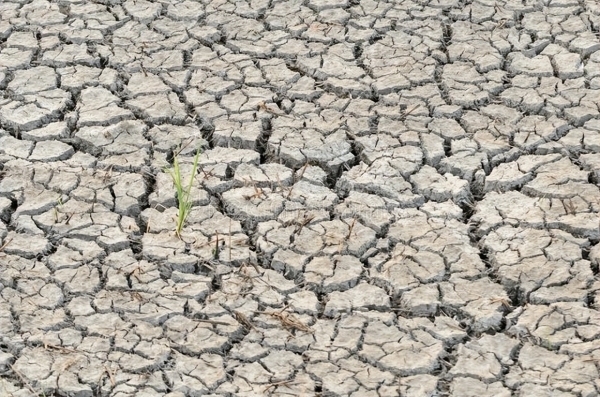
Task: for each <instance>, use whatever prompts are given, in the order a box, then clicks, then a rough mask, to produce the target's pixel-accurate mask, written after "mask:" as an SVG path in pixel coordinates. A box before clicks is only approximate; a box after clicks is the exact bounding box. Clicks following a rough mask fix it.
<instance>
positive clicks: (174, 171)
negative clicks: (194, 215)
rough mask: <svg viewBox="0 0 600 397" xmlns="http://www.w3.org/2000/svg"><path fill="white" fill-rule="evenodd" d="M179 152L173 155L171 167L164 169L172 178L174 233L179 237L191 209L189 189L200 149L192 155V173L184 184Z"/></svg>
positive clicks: (190, 189)
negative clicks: (175, 199) (173, 186)
mask: <svg viewBox="0 0 600 397" xmlns="http://www.w3.org/2000/svg"><path fill="white" fill-rule="evenodd" d="M178 157H179V154H176V155H174V156H173V167H171V168H167V169H166V171H167V172H168V173H169V175H171V179H173V184H174V185H175V190H176V193H177V204H178V211H177V220H176V225H175V234H176V235H177V237H179V238H181V230H182V229H183V226H184V225H185V221H186V220H187V217H188V216H189V215H190V212H191V210H192V203H193V200H192V197H191V191H192V186H193V184H194V179H195V178H194V177H195V176H196V172H197V170H198V160H199V159H200V149H198V150H197V151H196V155H195V156H194V163H193V165H192V174H191V175H190V180H189V182H188V183H187V185H186V184H184V181H183V178H182V176H181V167H180V165H179V159H178Z"/></svg>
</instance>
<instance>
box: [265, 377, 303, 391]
mask: <svg viewBox="0 0 600 397" xmlns="http://www.w3.org/2000/svg"><path fill="white" fill-rule="evenodd" d="M294 383H295V382H294V381H293V380H292V379H288V380H282V381H280V382H273V383H271V384H270V385H269V386H267V387H266V388H265V390H263V393H266V392H267V390H269V389H270V388H272V387H279V386H287V385H290V384H294Z"/></svg>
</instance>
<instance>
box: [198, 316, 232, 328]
mask: <svg viewBox="0 0 600 397" xmlns="http://www.w3.org/2000/svg"><path fill="white" fill-rule="evenodd" d="M194 320H195V321H198V322H199V323H208V324H213V325H228V326H231V325H233V324H231V323H226V322H225V321H216V320H204V319H199V318H196V319H194Z"/></svg>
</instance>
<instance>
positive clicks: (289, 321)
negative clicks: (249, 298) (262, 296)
mask: <svg viewBox="0 0 600 397" xmlns="http://www.w3.org/2000/svg"><path fill="white" fill-rule="evenodd" d="M286 309H287V306H286V307H284V308H283V309H281V310H280V311H278V312H255V313H257V314H266V315H269V316H271V317H274V318H276V319H278V320H279V322H281V325H283V326H284V327H285V328H288V329H297V330H298V331H302V332H307V333H313V330H312V329H311V328H310V327H309V326H307V325H306V324H304V323H303V322H302V321H300V320H298V319H297V318H296V317H295V316H294V315H292V314H290V313H287V312H285V310H286Z"/></svg>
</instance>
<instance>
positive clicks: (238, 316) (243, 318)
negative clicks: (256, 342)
mask: <svg viewBox="0 0 600 397" xmlns="http://www.w3.org/2000/svg"><path fill="white" fill-rule="evenodd" d="M233 316H234V317H235V319H236V320H237V321H238V322H239V323H240V324H242V325H243V326H244V327H246V328H248V329H252V330H255V331H256V327H255V326H254V324H252V322H251V321H250V320H249V319H248V317H246V315H245V314H244V313H241V312H238V311H237V310H234V311H233Z"/></svg>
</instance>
